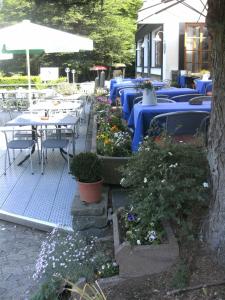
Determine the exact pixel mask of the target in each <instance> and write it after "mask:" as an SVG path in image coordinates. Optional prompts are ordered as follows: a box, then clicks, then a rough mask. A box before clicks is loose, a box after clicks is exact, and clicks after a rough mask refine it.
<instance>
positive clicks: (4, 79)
mask: <svg viewBox="0 0 225 300" xmlns="http://www.w3.org/2000/svg"><path fill="white" fill-rule="evenodd" d="M65 80H66V79H65V77H60V78H58V79H57V80H50V81H48V82H47V83H42V81H41V77H40V76H31V84H35V88H37V89H44V88H47V87H50V86H53V85H56V84H58V83H61V82H64V81H65ZM27 82H28V78H27V76H23V75H13V76H1V77H0V84H1V85H12V86H9V87H7V89H15V87H19V86H23V85H26V86H27Z"/></svg>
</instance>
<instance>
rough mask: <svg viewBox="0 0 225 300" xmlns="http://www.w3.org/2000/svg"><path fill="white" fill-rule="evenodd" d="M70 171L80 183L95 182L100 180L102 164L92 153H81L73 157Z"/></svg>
mask: <svg viewBox="0 0 225 300" xmlns="http://www.w3.org/2000/svg"><path fill="white" fill-rule="evenodd" d="M70 170H71V174H72V175H74V176H75V178H76V179H77V180H78V181H80V182H97V181H99V180H101V179H102V162H101V160H100V158H99V157H98V156H97V154H96V153H93V152H81V153H79V154H77V155H75V156H74V158H73V160H72V162H71V166H70Z"/></svg>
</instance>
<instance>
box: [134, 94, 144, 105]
mask: <svg viewBox="0 0 225 300" xmlns="http://www.w3.org/2000/svg"><path fill="white" fill-rule="evenodd" d="M142 98H143V96H138V97H135V98H134V101H133V105H134V104H137V103H139V102H140V101H142Z"/></svg>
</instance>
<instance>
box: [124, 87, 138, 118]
mask: <svg viewBox="0 0 225 300" xmlns="http://www.w3.org/2000/svg"><path fill="white" fill-rule="evenodd" d="M138 96H142V91H138V90H136V89H127V90H126V89H125V90H124V91H123V92H122V94H121V96H120V101H121V105H122V111H123V118H124V120H128V119H129V116H130V113H131V111H132V108H133V103H134V99H135V98H136V97H138Z"/></svg>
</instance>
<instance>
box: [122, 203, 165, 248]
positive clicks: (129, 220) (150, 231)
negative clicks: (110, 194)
mask: <svg viewBox="0 0 225 300" xmlns="http://www.w3.org/2000/svg"><path fill="white" fill-rule="evenodd" d="M118 216H119V223H120V227H121V228H122V232H121V234H122V238H123V239H124V240H127V241H129V243H130V244H131V245H151V244H154V245H155V244H160V243H161V242H162V239H163V237H164V235H165V232H164V229H163V227H162V226H161V224H154V223H153V222H149V223H148V224H147V223H146V222H143V220H142V219H141V218H140V217H139V216H138V215H137V214H136V213H135V211H134V207H133V206H131V208H130V210H121V211H120V213H119V215H118Z"/></svg>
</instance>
